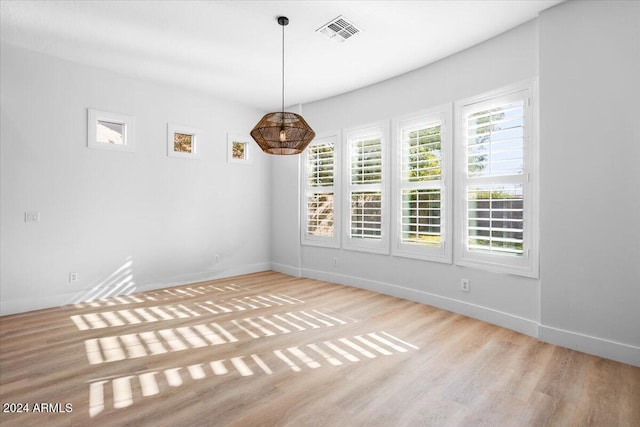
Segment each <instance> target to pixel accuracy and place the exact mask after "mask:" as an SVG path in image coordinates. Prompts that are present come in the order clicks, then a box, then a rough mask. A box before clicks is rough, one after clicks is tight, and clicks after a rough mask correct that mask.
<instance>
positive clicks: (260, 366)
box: [89, 331, 419, 417]
mask: <svg viewBox="0 0 640 427" xmlns="http://www.w3.org/2000/svg"><path fill="white" fill-rule="evenodd" d="M418 349H419V348H418V347H416V346H415V345H413V344H411V343H409V342H407V341H404V340H402V339H400V338H397V337H395V336H393V335H391V334H389V333H387V332H384V331H380V332H371V333H367V334H360V335H356V336H352V337H344V338H338V339H335V340H329V341H323V342H322V343H313V344H307V345H306V346H291V347H288V348H286V349H277V350H274V351H273V354H274V355H275V356H276V357H275V358H273V357H271V356H270V355H263V356H262V357H261V356H259V355H257V354H250V355H249V356H237V357H231V358H228V359H220V360H214V361H211V362H208V363H197V364H192V365H188V366H186V367H181V366H180V367H173V368H167V369H164V370H155V371H148V372H140V373H135V374H132V375H124V376H120V377H115V378H104V379H96V380H93V381H92V382H91V383H90V384H89V414H90V416H91V417H95V416H96V415H98V414H100V413H101V412H103V411H104V409H105V405H106V404H107V402H109V401H111V402H112V405H113V408H115V409H119V408H126V407H129V406H131V405H132V404H133V402H134V399H141V398H143V397H150V396H155V395H158V394H160V391H161V389H163V388H166V387H180V386H182V385H184V384H185V383H186V382H188V381H198V380H201V379H204V378H207V377H218V376H225V375H239V376H241V377H251V376H253V375H257V374H263V375H274V374H277V373H278V372H281V371H282V370H291V371H293V372H304V371H306V370H316V369H319V368H323V367H328V366H334V367H335V366H341V365H344V363H345V362H349V363H358V362H362V361H364V360H367V359H375V358H376V357H379V356H392V355H394V354H398V353H406V352H407V351H410V350H418ZM266 360H270V362H269V363H270V364H271V366H269V364H268V363H267V362H266ZM323 362H324V364H323Z"/></svg>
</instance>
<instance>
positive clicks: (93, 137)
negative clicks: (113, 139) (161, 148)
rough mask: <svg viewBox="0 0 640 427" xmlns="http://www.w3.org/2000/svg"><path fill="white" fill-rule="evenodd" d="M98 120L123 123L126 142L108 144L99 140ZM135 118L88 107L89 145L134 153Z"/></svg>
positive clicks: (89, 146) (101, 148)
mask: <svg viewBox="0 0 640 427" xmlns="http://www.w3.org/2000/svg"><path fill="white" fill-rule="evenodd" d="M98 122H109V123H115V124H119V125H122V133H123V139H124V142H123V144H122V145H116V144H107V143H104V142H100V141H98ZM134 124H135V118H134V117H133V116H128V115H125V114H118V113H111V112H109V111H101V110H95V109H93V108H88V109H87V147H88V148H96V149H99V150H110V151H125V152H130V153H132V152H133V151H134V149H135V146H134V141H135V139H134Z"/></svg>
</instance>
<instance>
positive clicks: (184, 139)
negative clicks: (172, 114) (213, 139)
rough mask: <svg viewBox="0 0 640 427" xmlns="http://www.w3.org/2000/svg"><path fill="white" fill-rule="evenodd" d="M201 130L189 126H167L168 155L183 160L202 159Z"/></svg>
mask: <svg viewBox="0 0 640 427" xmlns="http://www.w3.org/2000/svg"><path fill="white" fill-rule="evenodd" d="M199 134H200V130H199V129H194V128H191V127H187V126H182V125H176V124H173V123H168V124H167V155H168V156H169V157H180V158H183V159H197V158H199V157H200V146H199V143H200V137H199Z"/></svg>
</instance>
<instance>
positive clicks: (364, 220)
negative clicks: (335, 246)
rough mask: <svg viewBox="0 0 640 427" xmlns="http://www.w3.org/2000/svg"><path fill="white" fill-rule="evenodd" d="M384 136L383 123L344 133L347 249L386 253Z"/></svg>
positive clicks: (384, 128)
mask: <svg viewBox="0 0 640 427" xmlns="http://www.w3.org/2000/svg"><path fill="white" fill-rule="evenodd" d="M387 133H388V129H387V127H386V126H385V125H383V124H379V125H374V126H370V127H366V128H360V129H354V130H348V131H346V156H345V158H346V159H347V162H348V164H347V168H348V173H347V180H348V183H347V194H346V199H345V201H346V206H349V214H348V217H347V218H346V220H347V221H346V224H347V233H346V235H345V248H346V249H355V250H364V251H372V252H387V251H388V234H389V233H388V218H387V213H386V204H387V202H386V197H387V195H386V194H387V193H388V191H387V189H386V188H387V186H388V183H387V182H386V181H387V178H386V176H385V174H386V172H385V170H384V168H385V151H386V145H387Z"/></svg>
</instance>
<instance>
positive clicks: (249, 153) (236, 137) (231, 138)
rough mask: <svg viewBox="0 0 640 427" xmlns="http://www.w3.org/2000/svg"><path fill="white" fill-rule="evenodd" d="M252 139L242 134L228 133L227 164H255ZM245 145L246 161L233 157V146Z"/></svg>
mask: <svg viewBox="0 0 640 427" xmlns="http://www.w3.org/2000/svg"><path fill="white" fill-rule="evenodd" d="M250 141H251V138H250V137H249V136H246V135H244V136H243V135H241V134H240V133H227V163H240V164H245V165H248V164H251V163H253V148H254V147H253V144H251V142H250ZM235 143H241V144H244V159H236V158H235V157H233V144H235Z"/></svg>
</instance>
